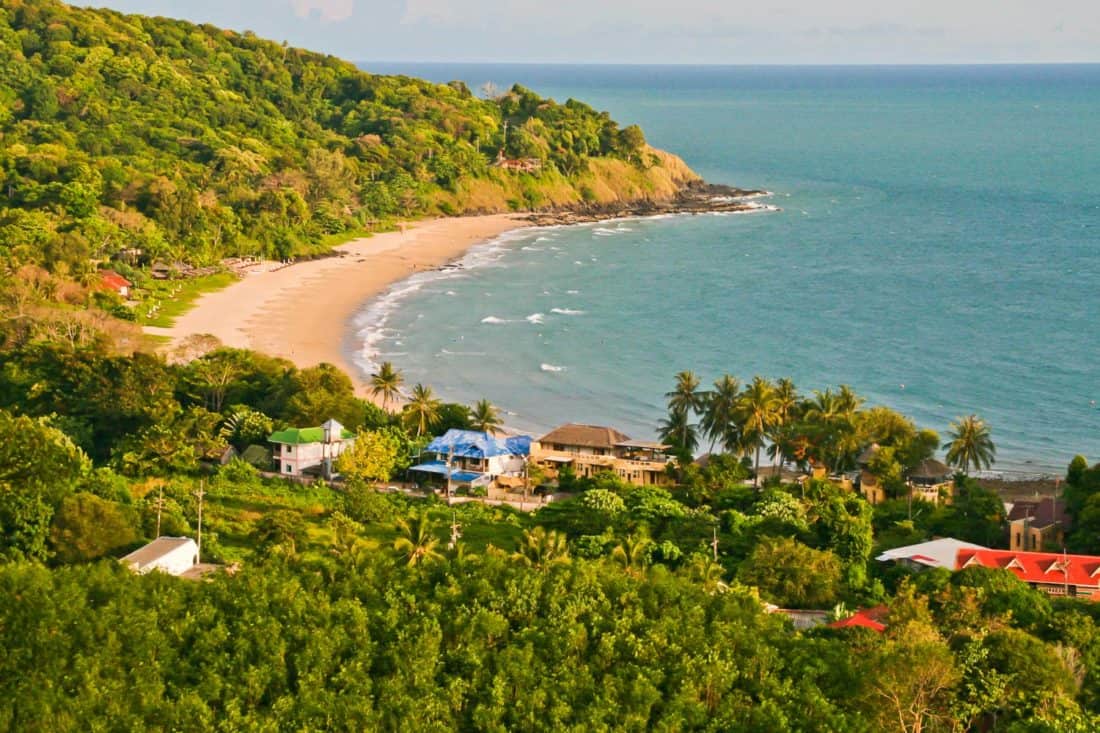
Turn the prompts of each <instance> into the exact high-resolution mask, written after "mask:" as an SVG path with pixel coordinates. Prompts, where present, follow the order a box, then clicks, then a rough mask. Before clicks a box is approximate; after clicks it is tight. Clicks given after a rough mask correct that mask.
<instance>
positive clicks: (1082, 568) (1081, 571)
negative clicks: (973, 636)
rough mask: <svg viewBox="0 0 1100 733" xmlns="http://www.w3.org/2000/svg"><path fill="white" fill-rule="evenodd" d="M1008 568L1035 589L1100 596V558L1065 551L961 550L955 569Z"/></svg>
mask: <svg viewBox="0 0 1100 733" xmlns="http://www.w3.org/2000/svg"><path fill="white" fill-rule="evenodd" d="M972 567H984V568H999V569H1001V570H1007V571H1008V572H1010V573H1012V574H1013V575H1015V576H1016V577H1017V578H1019V579H1020V580H1022V581H1024V582H1025V583H1027V584H1028V585H1030V586H1031V587H1032V588H1035V589H1037V590H1041V591H1043V592H1045V593H1049V594H1050V595H1052V596H1071V597H1077V598H1092V599H1100V557H1096V556H1093V555H1067V554H1065V553H1064V552H1015V551H1013V550H959V553H958V556H957V557H956V558H955V568H956V569H957V570H963V569H965V568H972Z"/></svg>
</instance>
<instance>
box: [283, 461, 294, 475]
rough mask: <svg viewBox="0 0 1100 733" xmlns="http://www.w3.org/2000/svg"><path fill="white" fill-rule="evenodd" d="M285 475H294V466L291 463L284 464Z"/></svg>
mask: <svg viewBox="0 0 1100 733" xmlns="http://www.w3.org/2000/svg"><path fill="white" fill-rule="evenodd" d="M283 473H294V466H292V465H290V464H289V463H284V464H283Z"/></svg>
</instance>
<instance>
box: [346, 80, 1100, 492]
mask: <svg viewBox="0 0 1100 733" xmlns="http://www.w3.org/2000/svg"><path fill="white" fill-rule="evenodd" d="M365 67H366V68H368V69H371V70H375V71H380V72H400V73H408V74H411V75H416V76H424V77H428V78H431V79H435V80H440V81H445V80H449V79H463V80H465V81H467V82H468V83H469V84H470V85H471V87H477V86H480V85H481V84H482V83H484V82H486V81H493V82H495V83H497V84H498V85H500V86H504V85H507V84H509V83H511V82H513V81H519V82H520V83H523V84H525V85H527V86H530V87H532V88H534V89H535V90H537V91H539V92H540V93H543V94H545V95H548V96H552V97H554V98H556V99H559V100H564V99H565V98H567V97H570V96H572V97H576V98H578V99H583V100H585V101H587V102H589V103H591V104H592V105H593V106H595V107H597V108H600V109H607V110H609V111H610V112H611V113H612V115H613V116H614V117H615V118H616V119H618V120H620V121H622V122H637V123H639V124H640V125H642V127H643V128H644V129H645V130H646V133H647V135H648V138H649V140H650V142H651V143H652V144H654V145H656V146H659V147H662V148H666V149H669V150H672V151H674V152H676V153H678V154H680V155H681V156H683V157H684V158H685V159H686V160H687V162H688V163H689V164H690V165H692V166H693V167H694V168H695V170H697V171H698V172H699V173H701V174H702V175H703V176H705V177H706V178H707V179H708V180H711V181H715V182H721V183H730V184H734V185H738V186H742V187H752V188H766V189H767V190H769V191H772V192H774V195H773V196H772V197H770V198H769V199H766V200H765V202H767V203H770V204H773V205H775V206H778V207H781V211H777V212H771V213H755V214H749V215H737V216H698V217H673V218H666V219H652V220H635V221H626V222H614V223H607V224H601V225H590V226H582V227H574V228H557V229H548V230H529V231H525V232H522V233H515V234H510V235H507V236H505V237H504V238H502V239H501V240H498V241H497V242H494V243H492V244H490V245H487V246H485V247H482V248H480V249H479V250H477V251H475V252H473V253H472V254H471V255H470V256H468V257H467V258H466V260H464V262H463V263H462V264H463V266H462V268H461V269H456V270H452V271H447V272H442V273H434V274H425V275H419V276H417V278H415V279H414V280H412V281H409V282H406V283H403V284H401V285H399V286H398V287H396V288H395V289H394V290H393V291H392V292H391V293H390V294H388V295H387V296H386V297H384V298H382V299H381V300H379V301H377V302H375V303H372V304H370V306H369V307H368V308H367V309H366V310H365V311H364V313H363V314H362V315H361V316H360V318H359V320H358V323H357V325H358V327H359V328H360V329H361V332H362V340H363V343H364V344H365V346H364V351H363V354H361V355H360V360H361V363H363V364H369V363H370V362H371V360H382V359H389V360H392V361H393V362H394V363H395V364H396V365H397V366H398V367H399V368H401V369H402V370H404V372H405V374H406V378H407V380H408V381H409V382H410V383H412V382H417V381H423V382H425V383H429V384H431V385H432V386H433V387H435V389H436V390H437V391H438V392H440V393H441V394H442V395H443V396H444V397H446V398H448V399H454V400H463V401H471V400H475V399H477V398H481V397H487V398H489V399H490V400H491V401H493V402H494V403H496V404H498V405H500V406H501V407H502V408H504V409H505V410H506V411H507V412H508V413H509V415H508V416H509V423H510V424H514V425H516V426H518V427H522V428H526V429H530V430H539V429H542V428H547V427H551V426H553V425H555V424H557V423H560V422H563V421H567V420H573V421H585V422H597V423H605V424H614V425H617V426H619V427H620V428H622V429H624V430H625V431H626V432H628V433H630V434H631V435H633V436H634V437H639V438H641V437H648V436H651V435H653V434H654V432H655V426H656V423H657V421H658V419H660V417H661V416H662V414H663V402H664V400H663V397H662V395H663V393H664V392H665V391H667V390H668V389H669V388H670V385H671V383H672V380H673V375H674V374H675V373H676V372H677V371H679V370H682V369H693V370H695V371H696V372H697V373H699V374H700V375H701V376H702V377H703V378H704V379H705V380H708V381H709V380H713V379H715V378H716V377H718V376H719V375H721V374H722V373H724V372H729V373H731V374H734V375H737V376H740V377H741V378H742V379H746V378H751V377H752V376H753V375H754V374H762V375H766V376H769V377H773V378H777V377H783V376H789V377H791V378H793V379H794V380H795V382H796V383H797V384H798V385H799V387H800V388H802V389H804V390H806V391H809V390H811V389H820V388H825V387H828V386H835V385H838V384H841V383H847V384H850V385H852V386H853V387H854V388H855V389H856V390H857V391H858V392H859V393H861V394H863V395H865V396H867V397H868V398H869V400H870V401H872V402H874V403H879V404H885V405H889V406H891V407H894V408H896V409H898V410H901V411H902V412H904V413H906V414H908V415H910V416H912V417H913V418H914V419H915V420H916V421H917V422H918V423H919V424H920V425H922V426H926V427H930V428H933V429H936V430H939V431H941V434H943V433H945V432H946V428H947V425H948V422H949V421H950V420H952V419H954V418H955V417H956V416H959V415H963V414H969V413H971V412H976V413H978V414H980V415H982V416H983V417H985V418H986V419H987V420H988V421H989V422H990V423H991V425H992V427H993V435H994V438H995V442H996V443H997V446H998V455H999V461H998V466H997V467H998V468H1000V469H1007V470H1021V471H1025V472H1029V471H1034V472H1040V471H1046V470H1053V471H1061V470H1063V469H1064V466H1065V464H1066V463H1067V462H1068V460H1069V459H1070V458H1071V457H1072V456H1073V455H1074V454H1075V453H1085V454H1086V455H1088V456H1089V457H1090V458H1091V459H1093V460H1097V459H1100V407H1098V405H1097V403H1100V383H1098V375H1100V339H1098V337H1097V321H1098V319H1100V66H1095V65H1094V66H1025V67H1005V66H1000V67H942V68H940V67H902V68H853V67H846V68H822V67H818V68H781V67H779V68H777V67H772V68H745V67H740V68H714V67H709V68H689V67H534V66H474V65H462V66H452V67H447V66H440V65H408V64H405V65H378V64H366V65H365Z"/></svg>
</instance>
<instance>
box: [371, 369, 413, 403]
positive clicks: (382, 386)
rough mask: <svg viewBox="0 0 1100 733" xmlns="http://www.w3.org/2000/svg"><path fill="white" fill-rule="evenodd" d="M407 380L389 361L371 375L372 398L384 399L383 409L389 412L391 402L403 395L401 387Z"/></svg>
mask: <svg viewBox="0 0 1100 733" xmlns="http://www.w3.org/2000/svg"><path fill="white" fill-rule="evenodd" d="M404 382H405V378H404V377H403V376H402V375H401V372H399V371H398V370H397V369H394V367H393V364H392V363H391V362H388V361H384V362H382V363H381V364H380V365H379V366H378V371H377V372H375V373H374V374H372V375H370V393H371V396H372V397H378V396H381V397H382V409H383V410H386V411H387V412H388V411H389V405H390V402H391V401H392V400H394V399H396V398H397V397H399V396H400V395H401V385H402V384H404Z"/></svg>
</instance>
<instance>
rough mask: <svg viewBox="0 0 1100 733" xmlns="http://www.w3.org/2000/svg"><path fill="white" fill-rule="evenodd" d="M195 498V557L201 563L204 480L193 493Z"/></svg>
mask: <svg viewBox="0 0 1100 733" xmlns="http://www.w3.org/2000/svg"><path fill="white" fill-rule="evenodd" d="M195 496H197V497H198V499H199V534H198V542H197V543H196V544H197V545H198V552H197V553H196V554H195V556H196V557H197V558H198V560H199V562H202V498H203V497H204V496H206V479H202V480H201V481H199V490H198V491H196V492H195Z"/></svg>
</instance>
